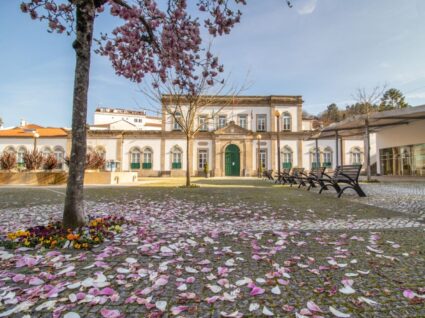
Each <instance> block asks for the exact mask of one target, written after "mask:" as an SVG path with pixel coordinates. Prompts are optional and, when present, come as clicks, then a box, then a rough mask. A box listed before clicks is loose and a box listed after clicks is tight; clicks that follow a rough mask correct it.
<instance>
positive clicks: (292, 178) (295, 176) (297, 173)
mask: <svg viewBox="0 0 425 318" xmlns="http://www.w3.org/2000/svg"><path fill="white" fill-rule="evenodd" d="M303 173H304V168H292V173H291V174H290V175H289V176H288V177H287V178H286V179H287V180H288V182H289V184H290V185H291V187H292V185H294V184H297V180H298V181H299V179H300V177H301V176H302V174H303Z"/></svg>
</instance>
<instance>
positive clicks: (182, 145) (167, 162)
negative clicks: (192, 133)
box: [165, 139, 186, 171]
mask: <svg viewBox="0 0 425 318" xmlns="http://www.w3.org/2000/svg"><path fill="white" fill-rule="evenodd" d="M176 145H177V146H179V147H180V148H181V150H183V153H182V169H181V170H186V139H170V140H166V141H165V170H166V171H169V170H171V149H172V148H173V147H174V146H176Z"/></svg>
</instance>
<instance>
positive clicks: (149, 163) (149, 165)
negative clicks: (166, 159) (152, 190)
mask: <svg viewBox="0 0 425 318" xmlns="http://www.w3.org/2000/svg"><path fill="white" fill-rule="evenodd" d="M142 168H143V169H152V162H144V163H143V164H142Z"/></svg>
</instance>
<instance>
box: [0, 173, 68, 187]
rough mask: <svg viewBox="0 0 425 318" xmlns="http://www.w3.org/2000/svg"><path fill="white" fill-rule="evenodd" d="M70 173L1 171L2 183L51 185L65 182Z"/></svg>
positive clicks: (0, 179)
mask: <svg viewBox="0 0 425 318" xmlns="http://www.w3.org/2000/svg"><path fill="white" fill-rule="evenodd" d="M67 178H68V173H66V172H65V171H57V172H56V171H52V172H46V171H23V172H0V184H27V185H51V184H65V183H66V180H67Z"/></svg>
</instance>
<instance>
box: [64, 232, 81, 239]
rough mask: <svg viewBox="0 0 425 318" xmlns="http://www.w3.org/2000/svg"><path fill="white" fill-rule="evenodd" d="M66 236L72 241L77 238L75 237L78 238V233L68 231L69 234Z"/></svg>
mask: <svg viewBox="0 0 425 318" xmlns="http://www.w3.org/2000/svg"><path fill="white" fill-rule="evenodd" d="M66 238H67V239H68V240H70V241H73V240H77V239H78V238H79V235H78V234H72V233H69V234H68V235H67V236H66Z"/></svg>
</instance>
